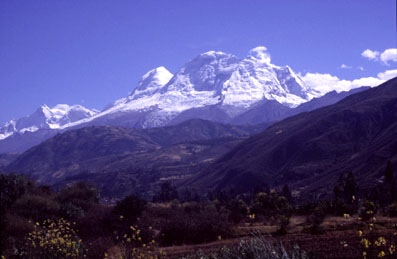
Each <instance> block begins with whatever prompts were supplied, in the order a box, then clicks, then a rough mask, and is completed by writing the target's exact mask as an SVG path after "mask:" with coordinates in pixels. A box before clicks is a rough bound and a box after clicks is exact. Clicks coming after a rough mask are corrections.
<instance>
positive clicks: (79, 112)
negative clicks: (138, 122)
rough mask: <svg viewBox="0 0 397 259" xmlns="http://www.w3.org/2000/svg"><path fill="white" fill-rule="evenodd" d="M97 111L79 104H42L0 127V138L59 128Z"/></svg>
mask: <svg viewBox="0 0 397 259" xmlns="http://www.w3.org/2000/svg"><path fill="white" fill-rule="evenodd" d="M97 113H98V111H96V110H89V109H87V108H85V107H83V106H81V105H73V106H69V105H67V104H58V105H56V106H54V107H53V108H50V107H48V106H47V105H42V106H40V107H39V108H38V109H37V110H36V111H35V112H34V113H32V114H30V115H28V116H25V117H23V118H20V119H18V120H11V121H9V122H7V123H6V124H5V125H3V126H2V127H0V140H1V139H5V138H7V137H10V136H12V135H13V134H15V133H20V134H23V133H25V132H36V131H38V130H40V129H60V128H62V127H63V126H64V125H67V124H69V123H73V122H76V121H80V120H82V119H84V118H89V117H92V116H94V115H95V114H97Z"/></svg>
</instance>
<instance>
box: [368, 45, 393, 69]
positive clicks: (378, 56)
mask: <svg viewBox="0 0 397 259" xmlns="http://www.w3.org/2000/svg"><path fill="white" fill-rule="evenodd" d="M361 56H363V57H364V58H367V59H369V60H372V61H380V62H382V63H383V64H385V65H389V62H397V49H385V50H384V51H383V52H382V53H380V52H379V51H376V50H370V49H366V50H364V51H363V52H362V53H361Z"/></svg>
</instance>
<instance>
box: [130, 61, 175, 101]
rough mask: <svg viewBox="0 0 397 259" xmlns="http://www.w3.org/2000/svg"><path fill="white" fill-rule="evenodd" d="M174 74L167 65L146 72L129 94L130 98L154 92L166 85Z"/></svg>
mask: <svg viewBox="0 0 397 259" xmlns="http://www.w3.org/2000/svg"><path fill="white" fill-rule="evenodd" d="M173 76H174V75H173V74H172V73H171V72H170V71H168V70H167V69H166V68H165V67H163V66H160V67H157V68H155V69H152V70H150V71H148V72H147V73H146V74H144V75H143V76H142V78H141V80H140V81H139V83H138V86H137V87H136V88H135V89H134V90H133V91H132V93H131V94H130V96H129V99H130V100H133V99H138V98H141V97H142V96H149V95H152V94H154V93H155V92H156V91H157V90H159V89H160V88H161V87H163V86H164V85H166V84H167V83H168V82H169V81H170V80H171V78H172V77H173Z"/></svg>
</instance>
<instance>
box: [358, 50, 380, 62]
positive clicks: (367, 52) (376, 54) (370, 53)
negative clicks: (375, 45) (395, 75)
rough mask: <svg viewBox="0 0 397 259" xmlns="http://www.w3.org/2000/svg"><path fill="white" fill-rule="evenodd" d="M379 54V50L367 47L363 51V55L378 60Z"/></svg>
mask: <svg viewBox="0 0 397 259" xmlns="http://www.w3.org/2000/svg"><path fill="white" fill-rule="evenodd" d="M379 54H380V53H379V51H376V50H375V51H374V50H370V49H366V50H364V51H363V52H362V53H361V56H363V57H364V58H367V59H369V60H378V58H379Z"/></svg>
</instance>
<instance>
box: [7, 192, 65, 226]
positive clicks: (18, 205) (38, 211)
mask: <svg viewBox="0 0 397 259" xmlns="http://www.w3.org/2000/svg"><path fill="white" fill-rule="evenodd" d="M13 209H14V211H15V212H16V213H17V214H19V215H21V216H24V217H26V218H29V219H32V220H35V221H43V220H44V219H46V218H56V217H57V216H58V213H59V209H60V205H59V203H57V202H56V201H54V200H52V199H50V198H48V197H44V196H39V195H32V194H25V195H24V196H22V197H21V198H19V199H18V200H17V201H16V202H15V203H14V205H13Z"/></svg>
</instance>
